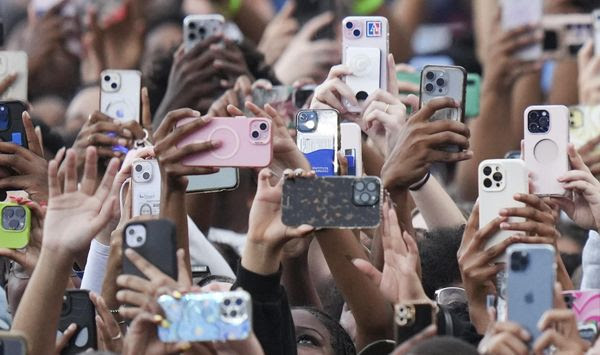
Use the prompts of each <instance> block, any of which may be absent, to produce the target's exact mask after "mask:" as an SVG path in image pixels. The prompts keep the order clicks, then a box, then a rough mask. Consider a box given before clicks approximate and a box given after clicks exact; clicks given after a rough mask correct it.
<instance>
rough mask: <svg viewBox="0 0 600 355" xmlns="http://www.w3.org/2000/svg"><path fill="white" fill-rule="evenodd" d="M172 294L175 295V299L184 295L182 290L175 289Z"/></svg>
mask: <svg viewBox="0 0 600 355" xmlns="http://www.w3.org/2000/svg"><path fill="white" fill-rule="evenodd" d="M171 296H173V298H175V299H180V298H181V297H182V296H183V295H182V294H181V292H179V291H177V290H175V291H173V292H172V293H171Z"/></svg>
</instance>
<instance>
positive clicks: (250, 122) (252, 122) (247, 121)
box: [177, 117, 273, 168]
mask: <svg viewBox="0 0 600 355" xmlns="http://www.w3.org/2000/svg"><path fill="white" fill-rule="evenodd" d="M197 119H204V118H189V119H183V120H181V121H179V122H178V123H177V127H181V126H183V125H185V124H188V123H190V122H192V121H194V120H197ZM271 131H272V124H271V120H270V119H268V118H263V117H233V118H232V117H213V118H210V120H209V121H208V122H207V123H206V125H204V126H203V127H202V128H200V129H199V130H198V131H196V132H194V133H191V134H190V135H188V136H186V137H185V138H183V139H182V140H181V141H180V142H178V143H177V147H178V148H182V147H184V146H186V145H188V144H194V143H201V142H208V141H218V142H219V144H220V146H219V147H217V148H215V149H212V150H210V151H208V152H202V153H200V154H197V155H194V156H189V157H187V158H185V159H184V160H183V163H184V164H185V165H188V166H209V167H245V168H262V167H265V166H268V165H269V164H270V163H271V159H272V157H273V147H272V140H273V137H272V134H271Z"/></svg>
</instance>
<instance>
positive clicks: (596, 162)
mask: <svg viewBox="0 0 600 355" xmlns="http://www.w3.org/2000/svg"><path fill="white" fill-rule="evenodd" d="M598 145H600V135H598V136H596V137H594V138H592V139H590V140H589V141H587V142H586V143H585V144H584V145H582V146H581V147H580V148H579V149H577V152H578V153H579V155H581V159H582V160H583V163H584V164H585V165H586V166H587V167H588V168H590V172H591V173H592V175H594V176H600V151H598Z"/></svg>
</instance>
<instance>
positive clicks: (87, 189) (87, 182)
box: [81, 147, 98, 196]
mask: <svg viewBox="0 0 600 355" xmlns="http://www.w3.org/2000/svg"><path fill="white" fill-rule="evenodd" d="M97 179H98V156H97V153H96V149H95V148H94V147H87V149H86V150H85V165H84V168H83V178H82V179H81V192H83V193H84V194H86V195H90V196H91V195H93V194H94V190H95V189H96V180H97Z"/></svg>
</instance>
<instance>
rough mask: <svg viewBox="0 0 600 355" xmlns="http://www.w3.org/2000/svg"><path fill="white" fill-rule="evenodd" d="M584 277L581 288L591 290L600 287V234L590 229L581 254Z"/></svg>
mask: <svg viewBox="0 0 600 355" xmlns="http://www.w3.org/2000/svg"><path fill="white" fill-rule="evenodd" d="M581 259H582V260H581V265H582V269H583V278H582V279H581V289H582V290H591V289H599V288H600V234H598V232H596V231H590V232H589V234H588V239H587V242H586V243H585V246H584V247H583V253H582V256H581Z"/></svg>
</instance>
